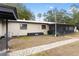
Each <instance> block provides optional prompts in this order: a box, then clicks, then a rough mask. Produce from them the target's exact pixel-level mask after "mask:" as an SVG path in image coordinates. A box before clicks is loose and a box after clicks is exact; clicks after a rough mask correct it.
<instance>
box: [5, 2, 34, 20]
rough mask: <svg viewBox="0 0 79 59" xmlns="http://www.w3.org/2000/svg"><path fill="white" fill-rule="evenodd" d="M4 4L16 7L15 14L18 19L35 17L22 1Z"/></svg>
mask: <svg viewBox="0 0 79 59" xmlns="http://www.w3.org/2000/svg"><path fill="white" fill-rule="evenodd" d="M6 5H10V6H14V7H16V8H17V14H18V18H19V19H26V20H30V19H33V20H34V19H35V16H34V14H33V13H32V12H31V11H29V10H28V9H27V8H26V7H25V5H23V4H22V3H6Z"/></svg>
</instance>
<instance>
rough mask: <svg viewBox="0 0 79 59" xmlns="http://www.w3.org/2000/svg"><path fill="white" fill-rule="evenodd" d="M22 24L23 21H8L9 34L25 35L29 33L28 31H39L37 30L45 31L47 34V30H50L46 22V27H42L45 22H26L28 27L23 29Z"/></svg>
mask: <svg viewBox="0 0 79 59" xmlns="http://www.w3.org/2000/svg"><path fill="white" fill-rule="evenodd" d="M20 24H22V23H10V22H9V23H8V31H9V36H23V35H27V33H37V32H42V33H44V35H47V31H48V30H49V29H48V25H47V24H45V25H46V29H42V25H43V24H32V23H26V24H27V29H25V30H21V29H20ZM4 28H5V27H4Z"/></svg>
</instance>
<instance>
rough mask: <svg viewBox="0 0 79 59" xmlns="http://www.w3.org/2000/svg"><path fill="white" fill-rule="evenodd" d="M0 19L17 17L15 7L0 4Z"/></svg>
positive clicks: (14, 18)
mask: <svg viewBox="0 0 79 59" xmlns="http://www.w3.org/2000/svg"><path fill="white" fill-rule="evenodd" d="M0 19H9V20H16V19H17V10H16V8H15V7H12V6H7V5H3V4H0Z"/></svg>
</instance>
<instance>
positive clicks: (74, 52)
mask: <svg viewBox="0 0 79 59" xmlns="http://www.w3.org/2000/svg"><path fill="white" fill-rule="evenodd" d="M33 56H79V42H75V43H71V44H68V45H65V46H61V47H57V48H53V49H50V50H47V51H44V52H41V53H37V54H34V55H33Z"/></svg>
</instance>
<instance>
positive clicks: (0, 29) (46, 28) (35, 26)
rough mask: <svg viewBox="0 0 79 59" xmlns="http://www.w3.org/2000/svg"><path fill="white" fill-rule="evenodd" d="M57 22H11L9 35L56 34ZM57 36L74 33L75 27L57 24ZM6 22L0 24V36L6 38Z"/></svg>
mask: <svg viewBox="0 0 79 59" xmlns="http://www.w3.org/2000/svg"><path fill="white" fill-rule="evenodd" d="M55 24H56V23H55V22H40V21H29V20H9V21H8V35H9V37H12V36H25V35H26V36H30V35H49V34H55ZM56 25H57V34H66V33H72V32H74V29H75V26H74V25H69V24H65V23H57V24H56ZM5 28H6V27H5V22H0V36H5V33H6V32H5Z"/></svg>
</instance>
